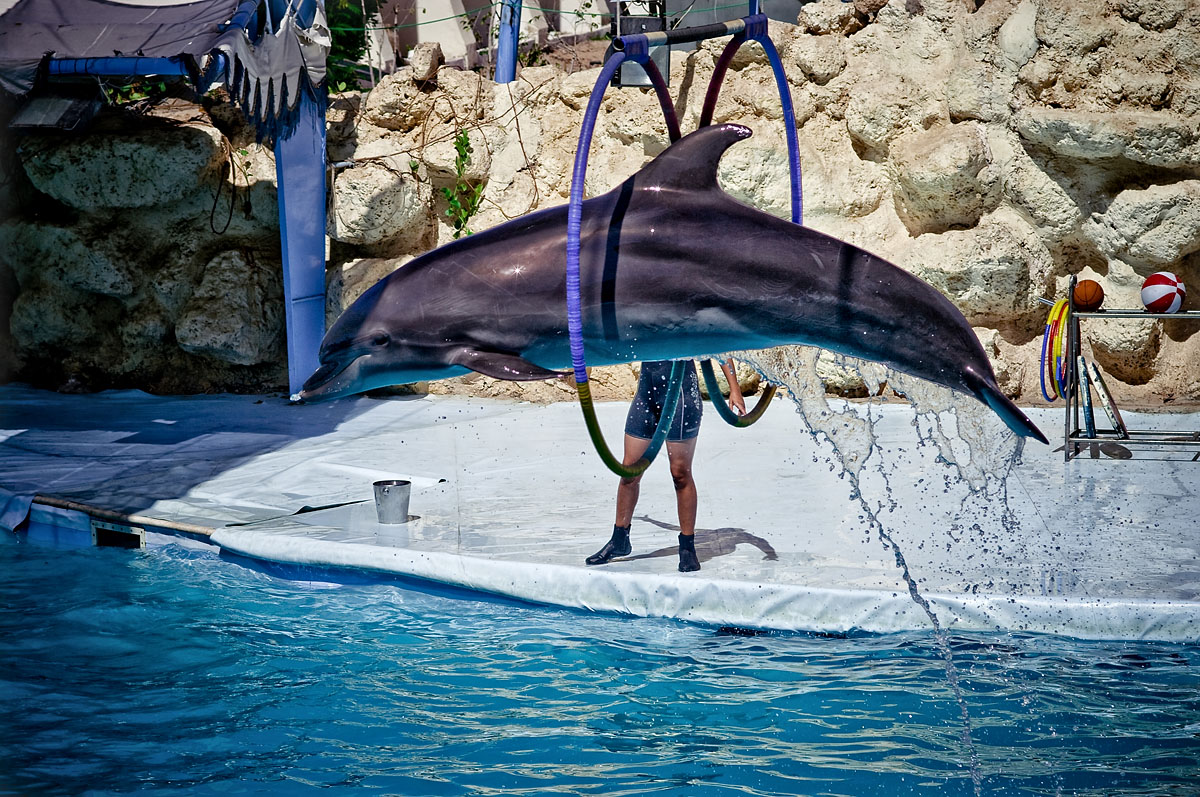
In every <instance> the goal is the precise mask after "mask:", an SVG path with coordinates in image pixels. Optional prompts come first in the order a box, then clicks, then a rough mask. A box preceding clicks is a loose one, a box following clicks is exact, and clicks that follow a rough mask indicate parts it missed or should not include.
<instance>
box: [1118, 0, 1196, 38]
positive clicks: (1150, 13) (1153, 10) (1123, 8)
mask: <svg viewBox="0 0 1200 797" xmlns="http://www.w3.org/2000/svg"><path fill="white" fill-rule="evenodd" d="M1113 5H1115V6H1116V8H1117V12H1118V13H1119V14H1120V15H1121V16H1122V17H1124V18H1125V19H1128V20H1129V21H1131V22H1136V23H1137V24H1139V25H1141V26H1142V27H1143V28H1146V29H1147V30H1155V31H1162V30H1168V29H1170V28H1173V27H1175V25H1176V24H1178V22H1179V21H1180V19H1182V18H1183V15H1184V14H1185V13H1186V12H1187V10H1188V8H1189V0H1116V2H1115V3H1113ZM1192 7H1193V8H1194V5H1192Z"/></svg>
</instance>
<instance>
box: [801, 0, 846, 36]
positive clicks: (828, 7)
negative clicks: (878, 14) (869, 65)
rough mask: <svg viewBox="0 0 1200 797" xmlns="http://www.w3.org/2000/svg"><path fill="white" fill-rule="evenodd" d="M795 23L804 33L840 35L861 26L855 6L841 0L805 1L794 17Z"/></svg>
mask: <svg viewBox="0 0 1200 797" xmlns="http://www.w3.org/2000/svg"><path fill="white" fill-rule="evenodd" d="M796 25H798V26H799V28H800V30H801V31H803V32H804V33H812V34H816V35H822V34H827V33H835V34H838V35H840V36H848V35H850V34H851V33H854V32H855V31H857V30H859V29H860V28H861V27H862V23H861V22H860V21H859V19H858V14H857V12H856V10H855V6H854V5H852V4H850V3H843V2H842V0H817V2H815V3H805V4H804V6H803V7H802V8H801V9H800V15H799V16H798V17H797V18H796Z"/></svg>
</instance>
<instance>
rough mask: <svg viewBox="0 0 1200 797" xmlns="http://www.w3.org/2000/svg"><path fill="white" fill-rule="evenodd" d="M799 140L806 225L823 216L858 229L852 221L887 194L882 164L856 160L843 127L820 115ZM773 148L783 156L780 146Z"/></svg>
mask: <svg viewBox="0 0 1200 797" xmlns="http://www.w3.org/2000/svg"><path fill="white" fill-rule="evenodd" d="M799 139H800V142H799V143H800V169H801V172H802V178H803V184H804V217H805V219H806V220H807V223H813V222H814V220H815V219H816V218H818V217H822V216H827V217H831V218H836V219H839V220H840V219H847V218H849V219H855V220H856V221H855V224H854V225H852V226H859V225H858V222H857V220H858V219H861V218H862V217H864V216H867V215H869V214H871V213H873V212H874V211H875V210H876V209H877V208H878V207H879V206H880V204H881V202H882V201H883V198H884V196H886V195H887V192H888V179H887V175H886V173H885V170H884V167H883V165H881V164H878V163H874V162H871V161H866V160H861V159H859V157H858V155H857V154H855V151H854V146H853V142H852V141H851V138H850V136H849V135H848V134H847V131H846V127H845V126H844V125H842V124H839V123H837V122H836V121H835V120H832V119H830V118H829V117H827V116H824V115H820V114H819V115H817V116H814V117H813V118H812V119H811V120H809V122H808V123H806V124H805V125H804V127H803V129H802V130H800V135H799ZM753 140H754V139H751V141H753ZM779 146H780V151H781V152H782V153H786V151H787V150H786V148H783V145H782V143H781V144H780V145H779ZM734 149H736V148H734ZM732 152H733V150H731V153H732ZM726 157H728V156H726ZM781 168H782V171H780V172H779V173H778V176H773V177H772V178H771V181H772V182H770V183H769V184H770V185H772V186H777V188H776V189H775V190H777V191H787V190H788V189H787V185H788V172H787V170H786V161H782V162H781ZM766 184H767V183H766V180H765V179H764V185H766ZM781 196H787V194H781ZM774 204H776V205H778V206H779V207H781V208H783V207H787V206H788V205H787V204H786V203H784V202H783V200H782V199H777V200H774ZM897 226H898V225H897ZM828 231H829V232H830V234H837V235H840V236H841V237H842V238H843V239H844V238H846V237H847V235H846V233H847V230H843V229H839V230H836V231H835V230H832V229H830V230H828Z"/></svg>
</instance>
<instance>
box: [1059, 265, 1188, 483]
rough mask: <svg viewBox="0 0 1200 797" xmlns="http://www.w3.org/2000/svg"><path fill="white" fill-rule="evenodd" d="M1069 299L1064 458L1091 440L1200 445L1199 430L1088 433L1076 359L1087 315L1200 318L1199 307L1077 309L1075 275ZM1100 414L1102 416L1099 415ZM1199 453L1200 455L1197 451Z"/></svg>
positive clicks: (1130, 318) (1135, 318) (1069, 290)
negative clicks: (1082, 415) (1082, 424)
mask: <svg viewBox="0 0 1200 797" xmlns="http://www.w3.org/2000/svg"><path fill="white" fill-rule="evenodd" d="M1067 297H1068V298H1067V301H1068V302H1069V303H1070V308H1071V312H1070V318H1069V321H1068V323H1067V352H1068V358H1067V360H1068V361H1067V368H1066V373H1067V396H1066V403H1067V410H1066V419H1065V422H1064V424H1063V459H1064V460H1065V461H1067V462H1070V461H1071V458H1072V457H1073V456H1077V455H1078V454H1079V449H1080V447H1081V446H1082V445H1085V444H1090V443H1105V442H1115V443H1120V444H1121V445H1124V446H1139V445H1144V446H1197V447H1200V430H1196V431H1173V432H1164V431H1161V430H1154V429H1129V428H1127V429H1126V430H1125V433H1126V434H1127V435H1128V437H1122V436H1121V434H1120V432H1119V431H1118V430H1116V429H1102V428H1100V427H1099V426H1097V427H1096V436H1095V437H1089V436H1088V435H1087V433H1086V432H1085V431H1084V430H1083V429H1081V428H1080V426H1079V414H1080V412H1081V409H1082V402H1081V396H1080V392H1079V374H1078V373H1077V369H1076V363H1077V362H1078V360H1079V356H1080V354H1081V353H1082V351H1081V342H1082V333H1081V332H1080V326H1079V322H1080V320H1081V319H1085V318H1102V319H1124V320H1137V321H1147V320H1150V319H1156V318H1164V319H1170V320H1173V321H1200V310H1188V311H1185V312H1179V313H1149V312H1146V311H1145V310H1097V311H1095V312H1091V313H1084V312H1079V311H1077V310H1076V309H1075V278H1074V277H1072V278H1071V284H1070V286H1069V287H1068V289H1067ZM1096 417H1097V418H1098V417H1099V416H1096ZM1197 456H1200V454H1198V455H1197Z"/></svg>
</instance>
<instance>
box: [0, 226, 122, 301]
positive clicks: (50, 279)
mask: <svg viewBox="0 0 1200 797" xmlns="http://www.w3.org/2000/svg"><path fill="white" fill-rule="evenodd" d="M81 232H82V230H80V229H78V228H72V227H59V226H55V225H51V224H42V223H40V222H33V221H22V220H17V219H14V220H12V221H10V222H8V223H6V224H4V225H3V226H0V259H3V260H4V262H6V263H7V264H8V265H9V267H10V268H11V269H12V271H13V274H14V275H15V276H16V278H17V282H18V283H19V284H20V285H21V286H22V287H28V286H31V285H35V284H50V285H59V286H65V287H68V288H72V289H75V290H78V291H82V292H85V293H94V294H100V295H103V296H119V297H123V296H130V295H132V294H133V292H134V290H135V288H136V275H135V273H134V270H133V268H132V264H131V263H130V262H129V260H128V259H123V258H120V257H114V256H112V255H111V254H109V253H106V252H105V251H104V248H103V247H101V246H100V245H99V243H100V242H91V243H89V242H85V241H84V240H83V239H82V238H80V234H81Z"/></svg>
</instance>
